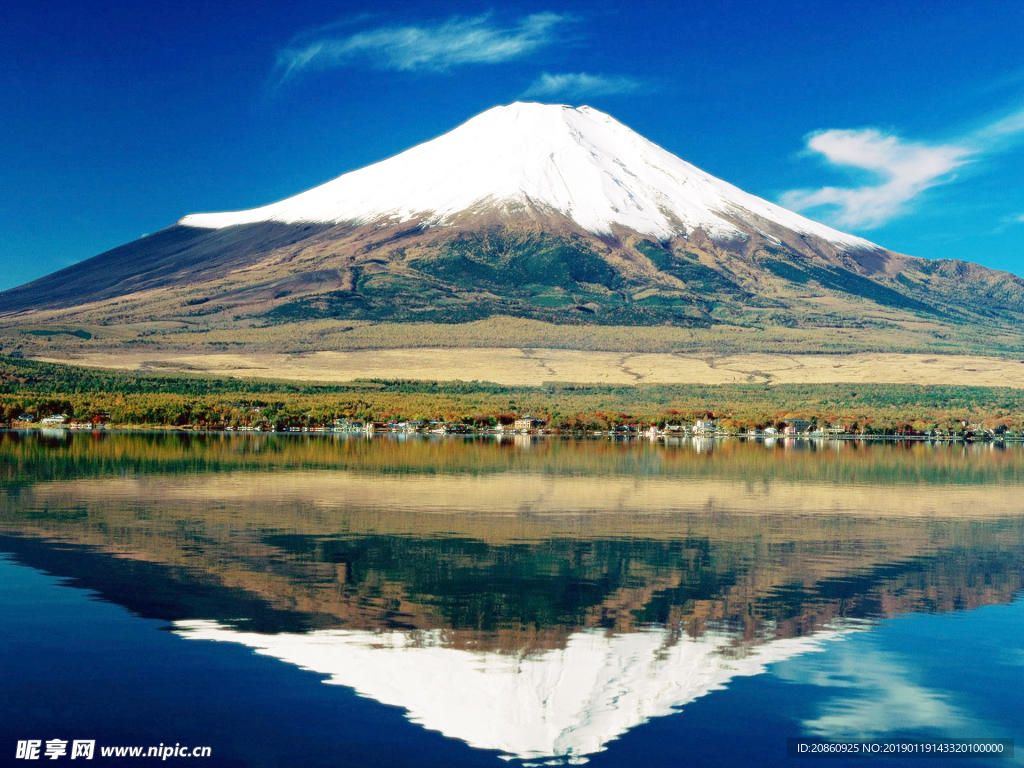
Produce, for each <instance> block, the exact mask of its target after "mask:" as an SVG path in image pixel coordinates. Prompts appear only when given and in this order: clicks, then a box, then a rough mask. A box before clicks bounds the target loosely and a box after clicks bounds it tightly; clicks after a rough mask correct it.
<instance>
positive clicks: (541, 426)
mask: <svg viewBox="0 0 1024 768" xmlns="http://www.w3.org/2000/svg"><path fill="white" fill-rule="evenodd" d="M252 411H253V412H254V413H255V414H256V415H257V416H258V414H259V412H260V408H259V407H258V406H256V407H254V408H253V409H252ZM494 421H496V423H485V424H481V423H474V422H471V421H426V420H419V419H416V420H406V421H387V422H384V421H369V420H360V419H336V420H334V421H333V422H332V423H330V424H313V425H308V424H305V425H297V424H274V423H271V422H269V421H261V420H259V419H258V418H257V419H254V420H252V421H249V422H246V423H225V424H221V425H217V426H213V425H202V426H197V425H191V424H183V425H162V426H163V428H165V429H172V430H175V431H185V432H196V431H200V432H229V433H231V432H242V433H244V432H259V433H264V432H267V433H307V434H308V433H314V434H325V433H333V434H343V435H376V434H402V435H409V434H423V435H498V436H500V435H533V436H574V437H606V438H636V437H646V438H650V439H658V438H687V437H694V438H727V437H742V438H765V439H770V438H786V439H811V438H818V439H820V438H831V439H901V440H945V441H967V442H978V441H1024V434H1020V433H1016V432H1012V431H1010V430H1009V429H1008V428H1007V427H1006V426H1005V425H998V426H995V427H991V428H989V427H986V426H985V425H984V424H982V423H969V422H967V421H961V422H960V423H959V429H957V428H956V427H955V426H954V427H953V428H950V429H937V428H936V429H926V430H921V431H918V430H914V429H912V428H911V429H903V430H901V431H893V430H871V429H858V428H857V425H856V424H855V423H853V422H847V421H843V420H840V421H836V422H832V423H827V422H820V421H819V420H818V419H817V418H811V419H803V418H788V419H785V420H782V421H779V422H776V424H774V425H772V426H765V427H763V428H760V427H759V428H749V429H736V428H733V427H731V426H729V425H727V424H723V423H722V421H720V420H719V419H713V418H705V419H696V420H695V421H693V422H690V423H683V422H675V423H672V422H669V421H662V422H654V423H644V422H630V423H622V424H617V425H615V426H614V427H612V428H610V429H590V430H587V429H565V428H562V427H551V426H549V425H548V422H547V420H546V419H543V418H539V417H535V416H531V415H529V414H524V415H521V416H517V417H516V418H514V419H512V420H509V421H507V422H506V423H502V422H501V421H497V420H494ZM152 426H154V425H144V426H141V427H140V426H139V425H118V424H113V423H112V422H111V419H110V414H109V413H105V412H104V413H98V414H95V415H93V416H91V417H90V418H88V419H81V418H80V419H72V418H69V417H68V415H67V414H52V415H48V416H43V417H40V418H36V416H35V415H33V414H30V413H24V414H20V415H19V416H17V417H16V418H15V419H14V420H12V421H10V422H8V423H0V429H40V430H45V431H48V432H49V431H62V430H75V431H96V432H98V431H107V430H117V431H128V430H138V429H140V428H143V429H144V428H147V427H149V428H151V427H152Z"/></svg>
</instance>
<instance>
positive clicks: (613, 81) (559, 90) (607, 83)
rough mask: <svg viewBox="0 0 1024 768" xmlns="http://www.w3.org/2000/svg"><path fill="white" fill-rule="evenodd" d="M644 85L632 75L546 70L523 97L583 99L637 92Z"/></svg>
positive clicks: (524, 92)
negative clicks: (557, 72)
mask: <svg viewBox="0 0 1024 768" xmlns="http://www.w3.org/2000/svg"><path fill="white" fill-rule="evenodd" d="M643 87H644V83H643V82H641V81H640V80H636V79H635V78H632V77H624V76H618V77H606V76H605V75H589V74H587V73H586V72H575V73H573V72H569V73H566V74H560V75H552V74H549V73H547V72H545V73H544V74H542V75H541V76H540V77H538V78H537V79H536V80H534V81H533V83H532V84H531V85H530V87H529V88H527V89H526V90H525V91H523V94H522V98H527V99H531V98H539V99H546V98H552V97H564V98H568V99H581V98H590V97H593V96H608V95H611V94H616V93H635V92H636V91H638V90H640V89H641V88H643Z"/></svg>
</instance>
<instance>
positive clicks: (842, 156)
mask: <svg viewBox="0 0 1024 768" xmlns="http://www.w3.org/2000/svg"><path fill="white" fill-rule="evenodd" d="M1021 133H1024V110H1020V111H1018V112H1014V113H1012V114H1010V115H1008V116H1006V117H1003V118H1001V119H999V120H996V121H994V122H991V123H989V124H987V125H985V126H983V127H982V128H980V129H978V130H976V131H974V132H972V133H970V134H967V135H966V136H963V137H961V138H959V139H956V140H954V141H951V142H947V143H943V144H928V143H924V142H916V141H907V140H905V139H902V138H900V137H899V136H896V135H894V134H891V133H884V132H882V131H880V130H878V129H875V128H862V129H857V130H829V131H819V132H817V133H813V134H811V135H810V136H809V137H808V139H807V152H808V153H810V154H817V155H820V156H821V157H823V158H824V159H825V160H826V161H828V162H829V163H830V164H832V165H834V166H837V167H840V168H847V169H854V170H855V171H857V172H867V173H868V174H870V175H871V176H873V178H872V180H871V181H870V182H869V183H867V184H863V185H861V186H855V187H822V188H819V189H794V190H790V191H789V192H786V193H784V194H783V195H782V196H781V197H780V202H781V203H782V204H783V205H785V206H787V207H789V208H794V209H796V210H800V211H808V210H815V209H821V210H822V211H823V212H825V214H826V216H827V218H830V219H831V221H832V223H834V224H836V225H837V226H841V227H850V228H857V229H872V228H875V227H880V226H882V225H884V224H886V223H888V222H890V221H892V220H893V219H895V218H897V217H899V216H902V215H904V214H906V213H908V212H909V211H910V210H911V209H912V205H911V204H912V203H913V202H914V201H915V200H916V199H917V198H919V197H920V196H921V194H922V193H923V192H925V191H926V190H929V189H931V188H932V187H936V186H939V185H941V184H948V183H950V182H952V181H954V180H955V179H956V174H955V173H954V171H955V170H956V169H958V168H960V167H962V166H964V165H966V164H968V163H971V162H975V161H977V160H979V159H980V158H981V157H982V156H984V155H986V154H991V153H994V152H997V151H999V150H1000V149H1002V148H1003V147H1004V146H1005V145H1006V144H1007V143H1008V142H1009V141H1010V140H1012V139H1015V138H1016V137H1017V136H1018V135H1019V134H1021Z"/></svg>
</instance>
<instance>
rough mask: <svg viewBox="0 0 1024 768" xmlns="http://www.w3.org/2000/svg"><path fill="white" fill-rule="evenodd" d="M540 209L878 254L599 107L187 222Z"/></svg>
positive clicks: (498, 123) (427, 149)
mask: <svg viewBox="0 0 1024 768" xmlns="http://www.w3.org/2000/svg"><path fill="white" fill-rule="evenodd" d="M523 209H533V210H536V211H539V212H550V213H558V214H563V215H565V216H566V217H567V218H569V219H571V220H572V221H574V222H576V223H577V224H578V225H579V226H580V227H582V228H583V229H585V230H587V231H588V232H592V233H595V234H612V232H613V228H614V227H616V226H618V227H623V228H626V229H631V230H633V231H634V232H638V233H641V234H645V235H651V236H653V237H656V238H659V239H667V238H670V237H672V236H676V235H687V234H689V233H690V232H692V231H693V230H695V229H702V230H704V232H706V233H707V234H708V235H711V236H713V237H736V236H742V235H744V234H745V233H744V231H743V230H742V229H740V228H739V227H738V226H737V222H742V223H744V224H746V225H748V227H750V228H752V229H754V230H755V231H760V232H762V233H763V234H766V235H770V234H771V233H770V232H768V231H766V230H764V229H763V222H765V221H768V222H772V223H774V224H777V225H779V226H781V227H785V228H787V229H790V230H793V231H795V232H799V233H802V234H808V235H814V236H816V237H820V238H821V239H823V240H826V241H828V242H831V243H835V244H837V245H841V246H846V247H851V248H863V249H871V250H874V249H878V246H876V245H874V244H872V243H869V242H868V241H866V240H863V239H861V238H859V237H855V236H853V235H848V234H845V233H843V232H839V231H838V230H835V229H832V228H831V227H826V226H825V225H823V224H819V223H817V222H814V221H811V220H810V219H807V218H805V217H803V216H800V215H798V214H796V213H793V212H792V211H789V210H786V209H785V208H782V207H780V206H778V205H775V204H773V203H770V202H768V201H766V200H762V199H761V198H759V197H755V196H754V195H751V194H748V193H746V192H744V191H743V190H741V189H738V188H737V187H734V186H733V185H732V184H728V183H726V182H724V181H722V180H721V179H716V178H715V177H714V176H711V175H710V174H708V173H705V172H704V171H702V170H701V169H699V168H697V167H695V166H693V165H691V164H690V163H687V162H686V161H684V160H680V159H679V158H678V157H676V156H675V155H673V154H672V153H670V152H667V151H666V150H664V149H662V148H661V147H659V146H658V145H656V144H654V143H652V142H650V141H648V140H647V139H645V138H644V137H643V136H640V135H639V134H637V133H636V132H635V131H633V130H631V129H629V128H628V127H626V126H625V125H623V124H622V123H620V122H619V121H617V120H615V119H614V118H612V117H610V116H609V115H606V114H605V113H603V112H600V111H598V110H596V109H593V108H592V107H579V108H573V107H569V106H564V105H558V104H554V105H552V104H528V103H521V102H516V103H515V104H510V105H508V106H502V107H494V108H493V109H489V110H487V111H486V112H484V113H482V114H480V115H477V116H476V117H474V118H473V119H471V120H469V121H468V122H466V123H464V124H463V125H461V126H459V127H458V128H456V129H455V130H453V131H451V132H449V133H447V134H445V135H443V136H441V137H439V138H437V139H434V140H433V141H428V142H426V143H425V144H420V145H419V146H417V147H413V148H412V149H410V150H408V151H406V152H403V153H402V154H400V155H397V156H395V157H392V158H390V159H388V160H384V161H383V162H379V163H376V164H374V165H371V166H368V167H366V168H362V169H360V170H357V171H353V172H352V173H347V174H345V175H344V176H340V177H338V178H336V179H334V180H333V181H329V182H327V183H326V184H323V185H321V186H319V187H316V188H314V189H311V190H309V191H307V192H303V193H301V194H299V195H295V196H294V197H290V198H288V199H286V200H282V201H280V202H278V203H274V204H272V205H266V206H263V207H261V208H254V209H252V210H248V211H236V212H230V213H199V214H192V215H190V216H186V217H185V218H183V219H181V221H180V222H179V223H180V224H183V225H185V226H191V227H208V228H217V229H219V228H223V227H230V226H235V225H238V224H254V223H257V222H268V221H275V222H282V223H287V224H296V223H318V224H343V223H358V224H378V223H388V224H391V223H403V222H409V221H413V220H415V221H419V222H421V223H426V224H444V223H451V222H453V221H454V220H456V219H457V218H458V217H459V216H460V215H463V214H478V213H483V212H487V211H493V210H499V211H506V212H515V211H520V210H523Z"/></svg>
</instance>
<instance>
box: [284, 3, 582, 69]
mask: <svg viewBox="0 0 1024 768" xmlns="http://www.w3.org/2000/svg"><path fill="white" fill-rule="evenodd" d="M570 21H571V17H569V16H566V15H564V14H557V13H535V14H532V15H530V16H525V17H523V18H521V19H519V20H518V21H517V22H515V23H514V24H512V25H511V26H507V27H501V26H498V25H497V24H495V22H494V20H493V19H492V17H491V15H490V14H485V15H482V16H474V17H470V18H461V17H454V18H450V19H448V20H446V21H443V22H438V23H433V24H423V25H407V26H385V27H376V28H373V29H364V30H361V31H359V32H356V33H354V34H351V35H345V36H340V37H339V36H336V35H328V34H321V35H312V36H311V35H309V34H305V35H302V36H300V38H299V39H300V40H301V44H298V45H293V46H292V47H289V48H285V49H284V50H281V51H279V52H278V54H277V70H278V71H279V72H280V82H284V81H286V80H288V79H290V78H292V77H294V76H295V75H297V74H299V73H300V72H304V71H307V70H323V69H331V68H334V67H350V66H367V67H372V68H374V69H385V70H396V71H405V72H412V71H417V70H428V71H434V72H443V71H445V70H448V69H451V68H452V67H458V66H464V65H468V64H497V63H500V62H503V61H510V60H513V59H519V58H522V57H523V56H526V55H527V54H530V53H532V52H533V51H536V50H537V49H539V48H542V47H544V46H547V45H550V44H551V43H553V42H555V41H556V40H557V39H559V37H558V34H559V30H560V28H561V27H563V26H564V25H565V24H567V23H568V22H570ZM323 31H330V30H329V29H328V30H321V32H323Z"/></svg>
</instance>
